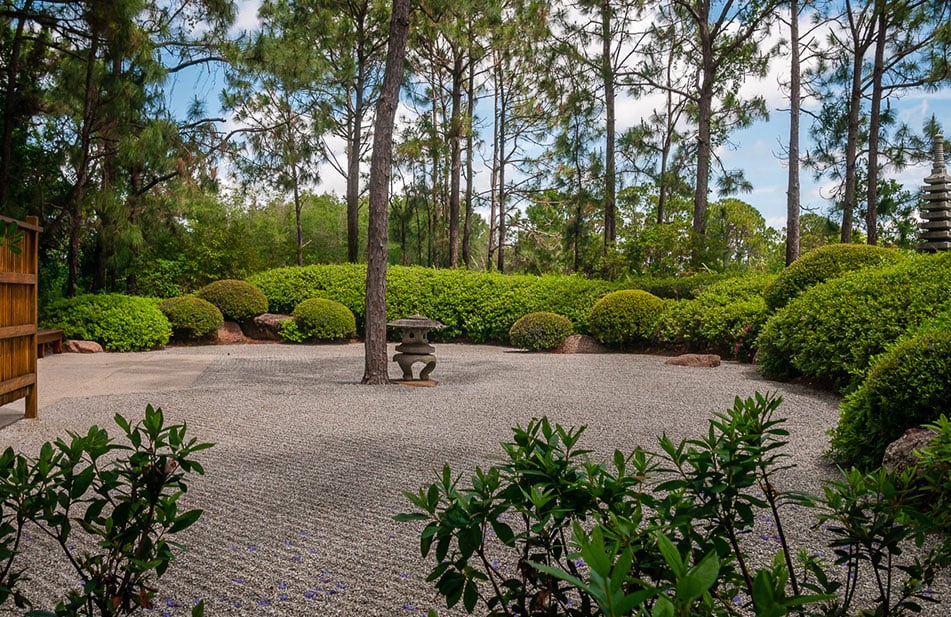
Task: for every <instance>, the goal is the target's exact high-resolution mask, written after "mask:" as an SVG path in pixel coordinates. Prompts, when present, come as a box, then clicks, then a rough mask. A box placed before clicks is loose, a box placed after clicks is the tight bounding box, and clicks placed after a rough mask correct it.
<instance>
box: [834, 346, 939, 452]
mask: <svg viewBox="0 0 951 617" xmlns="http://www.w3.org/2000/svg"><path fill="white" fill-rule="evenodd" d="M949 376H951V328H948V327H934V328H925V329H924V330H922V331H919V332H918V333H917V334H914V335H910V336H907V337H905V338H903V339H902V340H900V341H899V342H898V343H896V344H895V345H894V346H892V347H891V348H890V349H889V350H888V351H886V352H885V353H883V354H882V355H880V356H878V357H876V358H875V359H874V361H873V362H872V365H871V368H870V369H869V371H868V376H867V378H866V379H865V381H864V382H863V383H862V384H861V385H860V386H859V387H858V389H857V390H855V391H854V392H852V393H851V394H849V396H848V397H846V399H845V400H844V401H843V403H842V407H841V415H840V418H839V424H838V426H837V427H836V428H835V429H833V430H832V431H831V434H832V451H831V454H832V456H833V458H834V459H835V460H836V461H837V462H840V463H843V464H851V465H855V466H857V467H860V468H863V469H868V468H873V467H877V466H878V465H880V464H881V462H882V456H883V455H884V454H885V448H886V447H887V446H888V444H890V443H891V442H893V441H895V440H896V439H898V438H899V437H901V436H902V434H903V433H904V432H905V431H906V430H908V429H909V428H912V427H915V426H918V425H920V424H924V423H926V422H932V421H934V420H937V419H938V417H939V416H940V415H941V414H942V413H944V412H947V411H948V409H949V408H951V407H949V406H951V402H949V401H951V379H949V378H948V377H949Z"/></svg>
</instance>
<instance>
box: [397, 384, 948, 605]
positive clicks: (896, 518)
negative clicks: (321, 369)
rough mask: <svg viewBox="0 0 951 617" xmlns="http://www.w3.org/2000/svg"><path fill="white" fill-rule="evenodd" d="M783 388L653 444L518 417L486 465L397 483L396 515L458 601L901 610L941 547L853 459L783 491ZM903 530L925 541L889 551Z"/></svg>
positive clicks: (889, 483) (435, 581)
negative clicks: (817, 487)
mask: <svg viewBox="0 0 951 617" xmlns="http://www.w3.org/2000/svg"><path fill="white" fill-rule="evenodd" d="M781 401H782V399H777V398H771V397H764V396H762V395H760V394H759V393H757V394H756V395H755V398H749V399H746V400H741V399H740V398H737V399H736V401H735V403H734V406H733V408H732V409H728V410H726V411H725V412H723V413H718V414H716V415H715V417H714V418H713V419H711V420H710V422H709V428H708V430H706V431H704V432H703V433H702V434H701V436H700V437H698V438H696V439H690V440H684V441H680V442H679V443H675V442H674V441H673V440H672V439H670V438H669V437H667V436H666V435H665V436H663V437H660V438H658V444H659V446H660V451H659V452H658V453H657V454H652V453H650V452H647V451H645V450H643V449H642V448H640V447H638V448H636V449H634V451H633V452H621V451H615V452H614V456H613V458H612V459H611V460H610V461H605V462H601V461H597V460H592V459H591V458H590V457H589V456H588V454H589V453H590V450H586V449H583V446H582V445H581V443H580V442H581V437H582V434H583V432H584V430H585V427H583V426H582V427H580V428H577V429H573V428H570V427H569V428H565V427H563V426H561V425H559V424H552V423H551V422H550V421H549V420H548V418H545V417H542V418H541V419H537V418H533V419H532V420H531V421H530V422H529V423H528V425H527V426H526V427H525V428H522V427H520V426H519V427H515V429H514V431H513V433H514V434H513V438H512V440H511V441H510V442H508V443H503V444H501V446H502V451H503V453H502V460H501V462H500V463H499V464H497V465H492V466H490V467H488V468H476V469H475V471H474V472H467V471H465V470H459V469H452V468H451V467H450V465H449V464H445V465H444V466H443V467H442V469H441V470H440V471H438V472H437V473H436V474H435V475H436V479H435V481H433V482H431V483H428V484H424V485H423V486H421V487H419V489H418V490H416V491H415V492H406V493H404V495H405V496H406V498H407V499H408V500H409V502H410V503H411V504H412V511H410V512H406V513H403V514H399V515H397V516H396V520H397V521H401V522H408V523H412V524H414V525H416V526H417V528H416V529H414V530H413V532H414V535H418V537H419V547H420V552H421V553H422V555H423V557H424V558H425V559H426V560H427V561H428V562H429V565H430V566H431V568H432V570H431V571H430V573H429V575H428V576H427V577H426V580H427V581H428V582H429V583H431V584H432V585H433V587H434V588H435V591H436V593H438V594H439V595H441V596H443V597H444V600H445V604H446V606H447V607H449V608H452V607H453V606H455V605H457V604H459V603H461V604H462V607H463V608H464V609H465V611H466V612H467V613H470V614H479V615H493V616H500V615H515V614H518V615H540V614H545V615H571V616H572V617H594V616H595V615H638V616H641V615H645V616H646V615H653V616H655V617H659V616H673V615H678V616H687V615H691V616H693V615H697V616H700V615H704V616H709V615H723V616H725V615H753V614H756V615H763V616H766V615H772V616H780V615H795V614H803V615H833V614H834V615H854V614H858V613H861V614H869V615H873V614H874V615H885V614H888V615H900V614H906V613H907V614H913V613H915V612H917V611H916V610H915V609H916V608H917V606H918V603H920V602H921V601H922V600H926V599H928V596H929V595H930V594H931V593H932V591H931V589H929V586H930V585H932V584H933V583H934V581H935V580H937V579H938V577H939V575H940V573H941V572H942V569H941V566H942V564H945V563H947V560H948V559H949V557H951V555H949V552H951V542H942V541H941V536H940V534H937V533H935V529H934V527H933V526H932V525H930V524H929V522H927V521H924V522H923V519H922V517H921V516H920V514H919V512H918V510H917V509H916V504H915V503H914V502H915V499H916V497H917V496H918V494H919V490H918V488H917V487H916V486H915V485H914V484H909V483H906V482H904V478H895V477H892V476H889V475H888V474H886V473H884V472H882V471H879V472H876V473H874V474H862V473H860V472H859V471H858V470H854V469H853V470H851V471H850V472H848V473H846V474H844V476H843V478H842V479H841V480H835V481H829V482H827V483H825V484H824V485H823V488H822V492H821V494H820V495H809V494H806V493H801V492H796V493H790V492H784V491H783V490H782V485H783V483H782V482H781V481H777V480H776V476H777V474H780V473H782V472H783V471H784V470H788V466H786V465H784V461H785V460H786V459H785V458H784V457H785V455H784V453H783V452H782V451H781V449H782V448H783V447H784V446H785V445H786V443H787V441H786V439H785V438H786V436H787V435H788V434H789V433H788V431H787V430H786V429H785V428H784V427H783V423H784V420H782V419H780V418H778V417H776V415H775V412H776V410H777V409H778V407H779V405H780V403H781ZM945 482H946V480H945ZM755 487H768V489H769V490H766V489H765V488H764V490H762V491H761V492H760V491H754V490H752V489H754V488H755ZM783 504H785V505H786V506H790V505H791V506H792V507H780V506H781V505H783ZM790 517H792V518H799V517H808V518H807V519H806V520H802V521H796V522H797V523H798V524H799V525H802V526H803V527H805V526H808V525H812V526H813V527H814V528H816V527H819V526H822V528H823V530H825V532H824V533H823V534H821V538H822V539H823V540H825V543H826V546H827V547H828V549H830V550H829V551H828V555H829V557H828V558H822V559H820V558H818V556H816V555H809V554H807V551H805V550H802V549H800V551H799V557H798V558H797V557H796V554H797V551H796V550H795V547H794V546H792V545H791V544H790V543H789V542H788V540H787V536H786V535H785V532H784V531H783V529H784V528H786V529H788V528H789V525H788V524H787V523H788V522H789V518H790ZM764 524H765V525H767V526H768V527H769V528H771V529H773V530H775V533H774V534H772V533H771V537H770V542H772V541H773V540H775V544H774V545H772V546H773V549H772V550H774V551H775V554H774V556H773V557H774V558H773V559H750V558H749V551H747V550H746V548H748V544H747V542H748V540H749V539H750V538H751V537H752V536H753V535H755V533H754V530H756V529H760V530H762V529H763V525H764ZM764 539H766V538H764ZM913 539H917V540H918V543H919V544H918V545H919V546H924V547H925V548H924V550H922V551H921V552H920V553H916V555H915V557H914V560H908V561H904V562H900V561H899V560H898V556H899V555H901V554H902V551H903V550H907V548H908V546H907V543H909V542H911V541H912V540H913ZM771 552H772V551H771ZM860 565H861V567H860ZM843 572H848V573H849V576H848V577H845V576H841V574H842V573H843ZM793 575H795V576H793ZM719 607H722V609H723V610H718V608H719ZM431 614H432V612H431Z"/></svg>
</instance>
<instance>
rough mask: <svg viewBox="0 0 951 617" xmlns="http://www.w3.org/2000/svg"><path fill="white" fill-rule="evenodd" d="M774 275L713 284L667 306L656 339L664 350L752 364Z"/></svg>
mask: <svg viewBox="0 0 951 617" xmlns="http://www.w3.org/2000/svg"><path fill="white" fill-rule="evenodd" d="M773 278H774V277H773V276H772V275H768V274H751V275H747V276H743V277H737V278H731V279H727V280H725V281H721V282H718V283H713V284H712V285H709V286H707V287H705V288H704V289H702V290H700V291H699V292H698V293H697V296H696V297H695V298H693V299H687V300H678V301H676V302H670V303H668V304H667V307H666V308H665V310H664V312H663V314H662V315H661V316H660V319H659V320H658V322H657V328H656V331H655V334H654V337H655V340H656V341H657V342H658V343H659V344H661V345H662V346H664V347H668V348H671V349H675V350H680V349H686V350H687V351H692V352H710V353H716V354H720V355H721V356H724V357H732V358H737V359H740V360H743V361H747V362H748V361H751V360H752V358H753V354H754V353H755V352H756V348H755V346H754V341H755V340H756V336H757V334H758V333H759V330H760V328H761V327H762V325H763V324H764V323H765V322H766V317H767V310H766V303H765V302H764V301H763V296H762V291H763V289H764V288H765V287H766V286H767V285H769V283H770V282H771V281H772V280H773Z"/></svg>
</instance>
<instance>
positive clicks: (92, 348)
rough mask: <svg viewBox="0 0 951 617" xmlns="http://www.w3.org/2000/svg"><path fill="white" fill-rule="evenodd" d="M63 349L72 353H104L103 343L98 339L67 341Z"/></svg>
mask: <svg viewBox="0 0 951 617" xmlns="http://www.w3.org/2000/svg"><path fill="white" fill-rule="evenodd" d="M63 349H65V350H66V351H68V352H70V353H102V345H100V344H99V343H97V342H96V341H66V342H65V343H63Z"/></svg>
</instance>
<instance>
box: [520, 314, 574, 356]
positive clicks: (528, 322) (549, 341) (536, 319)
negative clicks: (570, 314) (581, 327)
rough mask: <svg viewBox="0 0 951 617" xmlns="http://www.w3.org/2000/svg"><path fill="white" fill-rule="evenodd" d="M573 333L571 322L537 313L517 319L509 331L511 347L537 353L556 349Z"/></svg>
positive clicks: (559, 316) (564, 318)
mask: <svg viewBox="0 0 951 617" xmlns="http://www.w3.org/2000/svg"><path fill="white" fill-rule="evenodd" d="M573 332H574V326H573V325H571V320H569V319H568V318H566V317H562V316H561V315H556V314H555V313H549V312H546V311H538V312H536V313H529V314H528V315H524V316H522V317H520V318H519V319H518V321H516V322H515V323H514V324H512V328H511V329H510V330H509V341H510V342H511V343H512V347H518V348H519V349H528V350H530V351H539V350H544V349H557V348H558V347H561V345H562V344H563V343H564V342H565V339H566V338H568V337H569V336H571V334H572V333H573Z"/></svg>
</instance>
